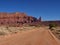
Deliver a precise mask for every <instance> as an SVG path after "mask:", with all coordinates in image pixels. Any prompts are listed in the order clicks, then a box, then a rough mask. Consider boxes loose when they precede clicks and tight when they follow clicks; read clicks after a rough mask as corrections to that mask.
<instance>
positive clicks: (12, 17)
mask: <svg viewBox="0 0 60 45" xmlns="http://www.w3.org/2000/svg"><path fill="white" fill-rule="evenodd" d="M37 21H38V20H37V18H35V17H32V16H27V15H26V14H25V13H19V12H16V13H0V26H1V25H6V26H20V25H23V24H26V23H27V24H31V23H35V22H37Z"/></svg>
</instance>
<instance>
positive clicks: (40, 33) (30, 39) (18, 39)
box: [0, 28, 60, 45]
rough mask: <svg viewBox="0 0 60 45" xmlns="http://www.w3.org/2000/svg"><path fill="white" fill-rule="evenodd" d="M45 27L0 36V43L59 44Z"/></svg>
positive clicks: (16, 44) (24, 44)
mask: <svg viewBox="0 0 60 45" xmlns="http://www.w3.org/2000/svg"><path fill="white" fill-rule="evenodd" d="M59 43H60V42H59V40H58V39H57V38H56V37H54V36H52V33H51V32H49V30H47V29H42V28H41V29H34V30H27V31H22V32H19V33H16V34H12V35H7V36H4V37H0V45H60V44H59Z"/></svg>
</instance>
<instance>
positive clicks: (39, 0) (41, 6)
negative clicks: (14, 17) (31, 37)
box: [0, 0, 60, 20]
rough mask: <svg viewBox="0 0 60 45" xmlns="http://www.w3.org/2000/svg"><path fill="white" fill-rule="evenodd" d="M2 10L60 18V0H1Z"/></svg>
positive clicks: (0, 6)
mask: <svg viewBox="0 0 60 45" xmlns="http://www.w3.org/2000/svg"><path fill="white" fill-rule="evenodd" d="M0 12H24V13H26V14H27V15H30V16H34V17H37V18H39V17H40V16H41V17H42V20H60V0H0Z"/></svg>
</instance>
